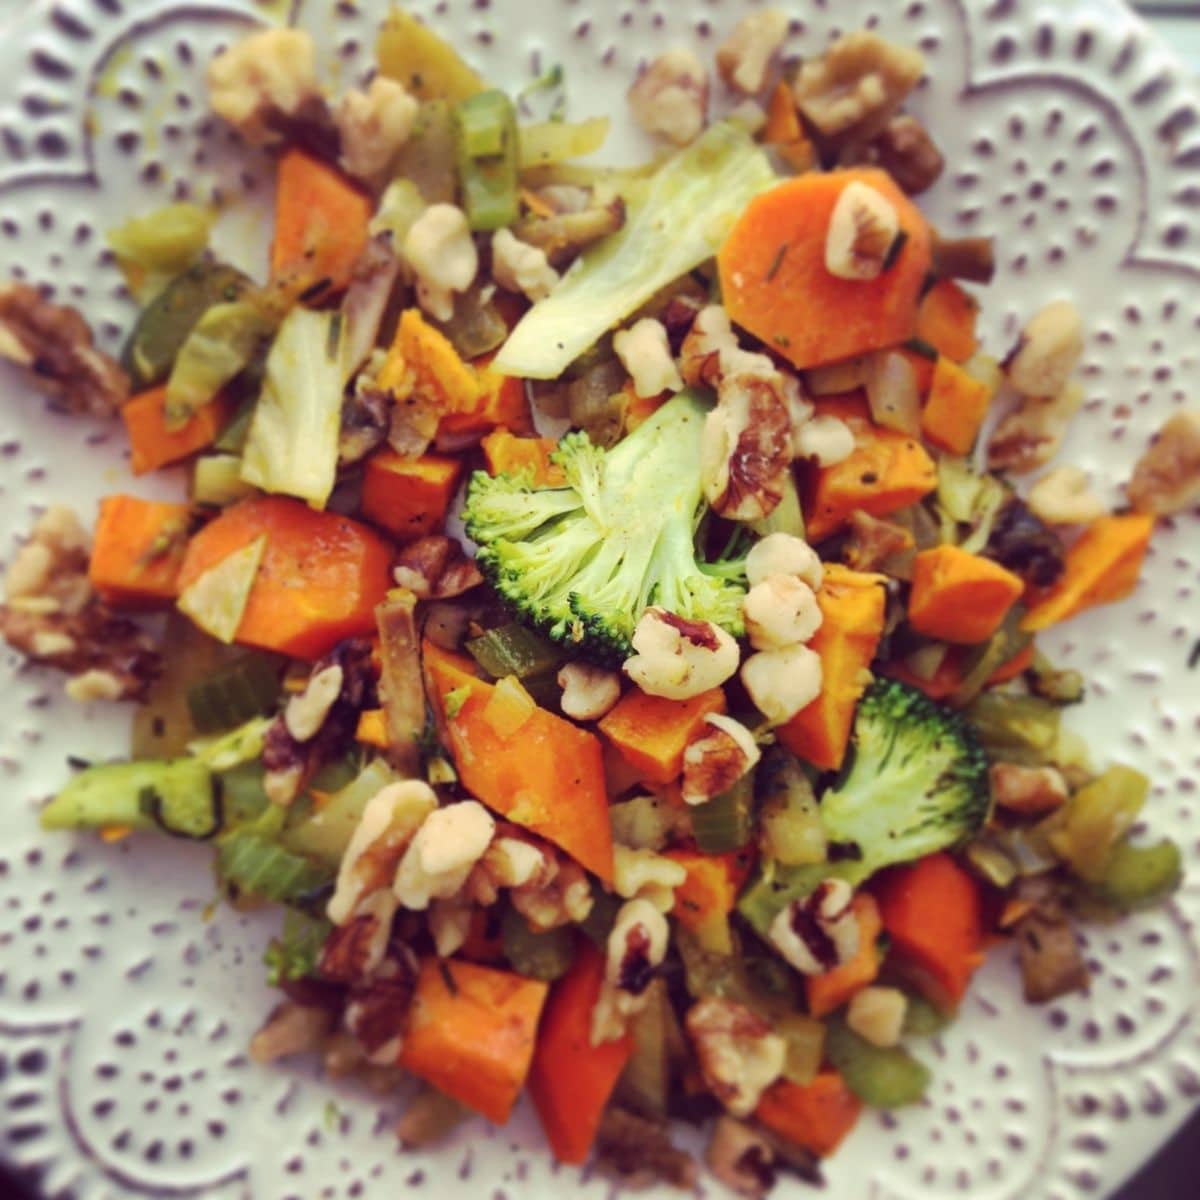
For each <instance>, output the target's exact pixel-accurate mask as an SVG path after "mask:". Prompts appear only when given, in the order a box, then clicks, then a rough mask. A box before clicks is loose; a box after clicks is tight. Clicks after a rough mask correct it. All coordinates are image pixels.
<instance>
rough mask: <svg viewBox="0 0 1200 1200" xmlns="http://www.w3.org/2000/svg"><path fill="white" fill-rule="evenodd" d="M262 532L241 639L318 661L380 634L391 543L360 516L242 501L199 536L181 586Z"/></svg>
mask: <svg viewBox="0 0 1200 1200" xmlns="http://www.w3.org/2000/svg"><path fill="white" fill-rule="evenodd" d="M264 534H265V535H266V538H267V545H266V550H265V551H264V553H263V558H262V564H261V565H260V567H259V569H258V574H257V575H256V577H255V581H254V586H253V587H252V588H251V590H250V597H249V599H248V600H247V602H246V608H245V612H244V613H243V615H242V623H241V625H239V626H238V631H237V636H236V640H237V641H238V642H240V643H242V644H243V645H247V646H257V647H259V648H261V649H263V650H276V651H278V652H279V653H281V654H288V655H291V656H292V657H293V658H306V659H313V658H319V657H320V656H321V655H322V654H325V653H326V652H327V651H329V650H331V649H332V648H333V647H334V646H335V645H337V643H338V642H340V641H341V640H342V639H343V638H348V637H355V636H358V635H366V634H370V633H373V632H374V630H375V606H376V605H377V604H379V603H380V602H381V601H382V600H383V598H384V596H386V595H387V592H388V589H389V588H390V587H391V586H392V581H391V561H392V547H391V546H390V545H389V544H388V543H387V542H386V541H385V540H384V539H383V538H381V537H380V536H379V535H378V534H376V533H374V532H373V531H372V530H370V529H368V528H367V527H366V526H365V525H361V524H359V522H357V521H352V520H350V519H349V518H348V517H342V516H338V515H336V514H335V513H324V512H314V511H313V510H312V509H311V508H309V507H308V505H306V504H302V503H300V501H298V500H291V499H288V498H286V497H283V496H256V497H253V498H251V499H249V500H242V501H241V502H240V503H238V504H235V505H232V506H231V507H230V508H227V509H225V511H224V512H222V513H221V514H220V516H218V517H217V518H216V519H215V520H213V521H211V522H210V523H209V524H208V525H206V526H205V527H204V528H203V529H202V530H201V531H200V532H199V533H198V534H196V535H195V537H193V538H192V540H191V542H190V543H189V545H188V549H187V555H186V557H185V558H184V562H183V568H182V570H181V571H180V574H179V589H180V591H182V590H183V589H184V588H186V587H187V586H188V585H189V584H191V583H192V582H194V581H195V580H196V579H197V578H198V577H199V576H201V575H203V574H204V572H205V571H207V570H208V569H209V568H210V567H213V566H215V565H216V564H217V563H219V562H221V561H222V560H224V559H225V558H226V557H228V556H229V555H230V554H232V553H233V552H234V551H235V550H240V549H241V548H242V547H243V546H245V545H247V544H248V543H250V542H253V541H254V540H255V539H257V538H259V537H262V536H263V535H264Z"/></svg>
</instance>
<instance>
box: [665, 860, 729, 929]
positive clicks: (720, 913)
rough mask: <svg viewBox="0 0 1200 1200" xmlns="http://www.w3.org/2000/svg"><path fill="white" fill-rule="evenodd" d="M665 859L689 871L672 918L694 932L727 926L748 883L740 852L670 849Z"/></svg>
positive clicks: (681, 885) (677, 891) (676, 900)
mask: <svg viewBox="0 0 1200 1200" xmlns="http://www.w3.org/2000/svg"><path fill="white" fill-rule="evenodd" d="M663 857H664V858H669V859H671V861H672V862H677V863H678V864H679V865H680V866H681V867H683V869H684V870H685V871H687V877H686V878H685V879H684V881H683V882H682V883H681V884H680V885H679V886H678V887H677V888H676V889H675V906H674V907H673V908H672V910H671V915H672V916H673V917H674V918H675V919H676V920H677V921H678V922H679V924H680V925H681V926H683V928H684V929H686V930H688V931H689V932H691V933H700V932H702V931H704V930H706V929H714V928H718V929H719V928H721V927H723V926H724V925H725V921H726V918H727V917H728V916H729V914H730V913H731V912H733V906H734V904H735V903H736V902H737V897H738V892H739V891H740V890H741V887H742V884H744V883H745V881H746V869H745V865H744V863H743V862H742V860H741V858H740V857H739V856H738V855H737V854H736V853H735V854H702V853H701V852H700V851H698V850H666V851H664V852H663ZM726 936H728V935H726ZM730 952H732V944H731V945H730Z"/></svg>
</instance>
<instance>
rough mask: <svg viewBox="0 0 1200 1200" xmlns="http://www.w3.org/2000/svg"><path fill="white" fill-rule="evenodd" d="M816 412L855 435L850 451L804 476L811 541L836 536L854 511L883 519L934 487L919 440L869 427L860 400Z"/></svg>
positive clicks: (829, 403) (828, 404)
mask: <svg viewBox="0 0 1200 1200" xmlns="http://www.w3.org/2000/svg"><path fill="white" fill-rule="evenodd" d="M816 412H817V414H818V415H821V416H830V417H837V418H838V419H839V420H841V421H845V423H846V424H847V425H848V426H849V427H850V430H851V432H852V433H853V434H854V440H855V449H854V452H853V453H852V454H851V455H850V457H849V458H846V459H843V460H842V461H841V462H840V463H835V464H834V465H833V466H830V467H819V468H815V469H811V470H810V472H809V479H808V495H807V503H806V504H805V506H804V515H805V518H806V519H807V522H808V538H809V540H810V541H812V542H819V541H821V540H822V539H824V538H827V537H828V536H829V535H830V534H831V533H836V532H837V531H838V530H839V529H840V528H841V527H842V526H843V525H844V524H845V523H846V522H847V521H848V520H849V519H850V517H851V515H852V514H853V513H854V510H855V509H859V508H861V509H862V510H863V512H865V513H869V514H870V515H871V516H872V517H885V516H887V514H888V513H893V512H896V511H897V510H898V509H901V508H907V507H908V506H909V505H910V504H915V503H916V502H917V501H918V500H920V499H921V497H922V496H927V495H929V493H930V492H932V491H933V490H934V488H936V487H937V467H936V466H935V465H934V462H933V459H931V458H930V457H929V455H928V453H926V451H925V448H924V447H923V446H922V445H921V444H920V442H918V441H917V440H916V439H915V438H911V437H908V436H906V435H905V434H903V433H898V432H897V431H896V430H894V429H884V428H883V427H882V426H879V425H876V424H874V422H872V420H871V416H870V412H869V411H868V409H867V404H866V401H865V400H864V399H863V398H862V397H861V396H859V395H856V394H851V395H848V396H837V397H828V398H825V399H822V400H820V401H819V402H818V403H817V405H816Z"/></svg>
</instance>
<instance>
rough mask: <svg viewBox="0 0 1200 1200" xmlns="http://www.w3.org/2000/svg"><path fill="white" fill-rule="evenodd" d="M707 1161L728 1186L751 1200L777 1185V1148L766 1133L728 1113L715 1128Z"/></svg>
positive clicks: (710, 1167)
mask: <svg viewBox="0 0 1200 1200" xmlns="http://www.w3.org/2000/svg"><path fill="white" fill-rule="evenodd" d="M705 1161H706V1162H707V1163H708V1166H709V1169H710V1170H711V1171H712V1173H713V1174H714V1175H715V1176H716V1177H717V1178H718V1179H719V1180H720V1181H721V1182H722V1183H723V1184H725V1186H726V1187H728V1188H730V1189H731V1190H732V1191H733V1192H734V1193H735V1194H736V1195H738V1196H746V1197H748V1200H759V1198H760V1197H762V1196H765V1195H766V1194H767V1193H768V1192H769V1191H770V1190H771V1189H772V1188H773V1187H774V1186H775V1150H774V1147H773V1146H772V1145H771V1143H770V1142H769V1141H767V1139H766V1138H765V1137H764V1136H763V1134H761V1133H759V1132H758V1131H757V1130H755V1129H752V1128H751V1127H750V1126H749V1125H745V1124H743V1123H742V1122H741V1121H735V1120H734V1119H733V1117H731V1116H729V1115H728V1114H723V1115H722V1116H720V1117H718V1118H717V1122H716V1124H715V1125H714V1126H713V1131H712V1137H711V1138H710V1140H709V1143H708V1150H707V1152H706V1153H705Z"/></svg>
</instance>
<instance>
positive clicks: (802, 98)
mask: <svg viewBox="0 0 1200 1200" xmlns="http://www.w3.org/2000/svg"><path fill="white" fill-rule="evenodd" d="M924 72H925V60H924V59H923V58H922V56H921V55H920V53H919V52H918V51H916V50H910V49H908V48H907V47H904V46H897V45H894V44H893V43H891V42H888V41H885V40H884V39H883V38H881V37H880V36H879V35H878V34H876V33H871V32H869V31H866V30H863V31H860V32H856V33H849V34H846V35H845V36H843V37H840V38H839V39H838V40H837V41H836V42H834V44H833V45H832V46H830V47H829V49H828V50H826V51H825V53H824V54H823V55H821V57H820V58H814V59H811V60H809V61H808V62H806V63H804V64H803V65H802V66H801V68H800V70H799V71H798V72H797V74H796V79H795V82H794V83H793V85H792V92H793V95H794V96H795V98H796V105H797V107H798V108H799V109H800V111H801V112H802V113H803V114H804V116H805V117H806V118H807V120H808V121H809V122H811V124H812V125H813V126H814V127H815V128H816V130H817V131H818V133H819V134H820V135H821V137H822V138H823V139H824V140H825V141H826V142H827V143H830V144H832V145H845V144H846V143H847V142H851V141H856V142H866V141H870V140H871V138H873V137H874V136H875V135H876V134H878V133H879V132H880V131H882V130H883V129H884V128H885V127H886V125H887V123H888V122H889V121H890V120H891V118H892V117H893V116H894V115H895V113H896V111H897V110H898V109H899V107H900V105H901V104H903V103H904V100H905V97H907V95H908V93H909V92H911V91H912V89H913V88H914V87H915V86H916V85H917V82H918V81H919V80H920V78H921V76H922V75H923V74H924Z"/></svg>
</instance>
